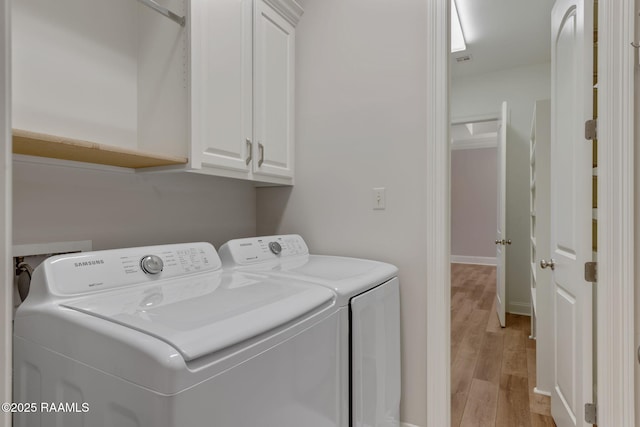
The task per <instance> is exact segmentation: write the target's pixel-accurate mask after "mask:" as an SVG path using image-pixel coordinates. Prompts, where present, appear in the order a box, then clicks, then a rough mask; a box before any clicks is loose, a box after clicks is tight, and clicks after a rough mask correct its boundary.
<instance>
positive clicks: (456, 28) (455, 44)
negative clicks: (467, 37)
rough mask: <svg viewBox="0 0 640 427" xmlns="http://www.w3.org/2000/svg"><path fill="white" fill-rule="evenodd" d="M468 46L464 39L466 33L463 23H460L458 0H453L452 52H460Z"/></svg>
mask: <svg viewBox="0 0 640 427" xmlns="http://www.w3.org/2000/svg"><path fill="white" fill-rule="evenodd" d="M466 48H467V44H466V43H465V41H464V33H463V32H462V25H460V17H459V16H458V8H456V0H451V52H452V53H453V52H460V51H463V50H465V49H466Z"/></svg>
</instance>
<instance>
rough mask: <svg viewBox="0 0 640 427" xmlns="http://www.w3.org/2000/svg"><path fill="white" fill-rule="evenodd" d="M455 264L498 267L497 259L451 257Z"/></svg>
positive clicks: (463, 256)
mask: <svg viewBox="0 0 640 427" xmlns="http://www.w3.org/2000/svg"><path fill="white" fill-rule="evenodd" d="M451 262H452V263H454V264H477V265H496V264H497V261H496V257H488V256H465V255H451Z"/></svg>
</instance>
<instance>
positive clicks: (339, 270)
mask: <svg viewBox="0 0 640 427" xmlns="http://www.w3.org/2000/svg"><path fill="white" fill-rule="evenodd" d="M272 270H273V271H280V272H282V273H286V274H288V275H291V276H296V277H299V278H300V279H302V280H308V281H311V282H316V283H321V284H323V285H325V286H328V287H330V288H332V289H333V290H334V291H335V292H336V293H337V294H338V296H339V297H340V300H345V299H347V300H348V299H349V298H352V297H354V296H356V295H358V294H360V293H362V292H365V291H367V290H369V289H371V288H373V287H375V286H378V285H380V284H382V283H384V282H386V281H387V280H389V279H391V278H393V277H395V276H397V275H398V268H397V267H396V266H394V265H391V264H387V263H385V262H379V261H371V260H367V259H360V258H348V257H339V256H328V255H308V256H306V257H298V258H291V259H288V260H283V261H282V262H281V263H280V265H278V266H275V267H273V268H272Z"/></svg>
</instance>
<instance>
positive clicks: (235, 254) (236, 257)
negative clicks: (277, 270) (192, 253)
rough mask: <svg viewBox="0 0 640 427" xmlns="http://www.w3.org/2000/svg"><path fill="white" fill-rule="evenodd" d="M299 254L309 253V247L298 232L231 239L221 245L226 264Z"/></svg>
mask: <svg viewBox="0 0 640 427" xmlns="http://www.w3.org/2000/svg"><path fill="white" fill-rule="evenodd" d="M299 255H309V248H308V247H307V244H306V243H305V241H304V239H303V238H302V237H300V236H299V235H297V234H286V235H281V236H263V237H250V238H247V239H236V240H230V241H228V242H227V243H225V244H224V245H222V246H221V247H220V257H221V258H222V260H223V262H224V263H225V264H235V265H252V264H259V263H263V262H269V261H273V260H277V259H281V258H286V257H293V256H299Z"/></svg>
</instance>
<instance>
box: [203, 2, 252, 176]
mask: <svg viewBox="0 0 640 427" xmlns="http://www.w3.org/2000/svg"><path fill="white" fill-rule="evenodd" d="M190 4H191V11H190V16H191V41H192V49H191V62H192V64H191V77H192V79H191V132H192V134H191V141H192V150H191V151H192V156H193V165H194V167H196V168H198V167H200V166H203V167H206V166H213V167H218V168H224V169H231V170H236V171H245V172H247V173H248V171H249V170H250V168H251V166H250V158H249V156H250V154H251V138H252V117H251V116H252V67H253V65H252V61H253V57H252V55H253V53H252V52H253V51H252V42H253V41H252V33H253V31H252V17H253V11H252V4H253V2H252V0H216V1H208V0H193V1H191V2H190Z"/></svg>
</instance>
